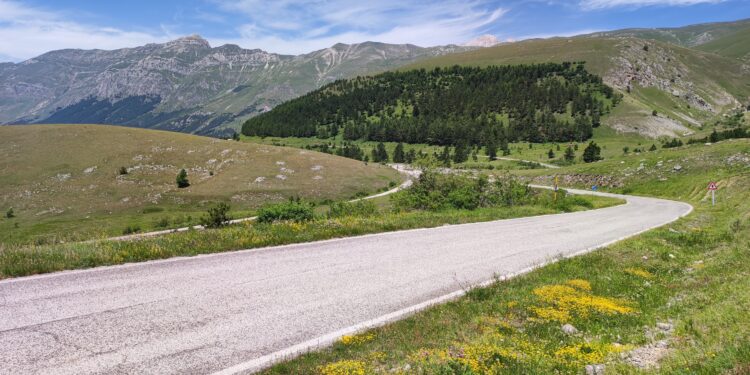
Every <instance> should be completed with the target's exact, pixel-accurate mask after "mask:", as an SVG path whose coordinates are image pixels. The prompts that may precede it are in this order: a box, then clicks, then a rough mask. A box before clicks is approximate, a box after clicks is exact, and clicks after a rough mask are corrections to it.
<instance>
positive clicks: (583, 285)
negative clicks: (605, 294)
mask: <svg viewBox="0 0 750 375" xmlns="http://www.w3.org/2000/svg"><path fill="white" fill-rule="evenodd" d="M565 284H568V285H570V286H572V287H574V288H576V289H581V290H589V291H590V290H591V283H590V282H588V281H586V280H581V279H574V280H568V282H566V283H565Z"/></svg>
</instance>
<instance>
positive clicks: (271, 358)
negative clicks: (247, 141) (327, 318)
mask: <svg viewBox="0 0 750 375" xmlns="http://www.w3.org/2000/svg"><path fill="white" fill-rule="evenodd" d="M533 187H537V188H546V189H551V188H550V187H548V186H538V185H533ZM570 191H571V192H573V193H574V194H587V195H601V196H615V197H618V196H619V197H623V195H618V194H611V193H597V192H589V191H584V190H573V189H572V190H570ZM679 203H682V204H684V205H685V206H688V207H689V209H688V211H687V212H685V213H683V214H681V215H679V216H677V217H675V218H673V219H672V220H669V221H667V222H664V223H662V224H659V225H654V226H652V227H649V228H646V229H644V230H641V231H638V232H635V233H632V234H630V235H627V236H623V237H620V238H617V239H614V240H612V241H608V242H605V243H603V244H599V245H596V246H592V247H589V248H586V249H583V250H581V251H577V252H575V253H571V254H568V255H564V256H562V257H559V258H556V259H552V260H548V261H544V262H541V263H539V264H536V265H532V266H529V267H527V268H524V269H522V270H520V271H518V272H511V273H508V274H505V275H503V276H500V277H497V278H493V279H490V280H487V281H484V282H481V283H478V284H474V285H471V286H469V287H467V288H466V289H462V290H458V291H455V292H452V293H448V294H445V295H443V296H440V297H437V298H433V299H430V300H428V301H425V302H422V303H419V304H416V305H412V306H409V307H406V308H403V309H401V310H398V311H394V312H392V313H389V314H386V315H383V316H380V317H377V318H375V319H371V320H368V321H365V322H362V323H359V324H355V325H353V326H349V327H346V328H342V329H340V330H338V331H334V332H331V333H328V334H326V335H323V336H319V337H317V338H314V339H311V340H307V341H304V342H302V343H299V344H296V345H293V346H290V347H288V348H285V349H281V350H278V351H276V352H273V353H270V354H267V355H264V356H262V357H258V358H255V359H251V360H249V361H246V362H242V363H239V364H237V365H234V366H232V367H229V368H226V369H223V370H220V371H217V372H214V373H213V374H212V375H233V374H239V373H256V372H258V371H261V370H265V369H267V368H269V367H271V366H273V365H275V364H277V363H280V362H283V361H286V360H290V359H293V358H295V357H298V356H300V355H302V354H305V353H308V352H311V351H314V350H318V349H323V348H327V347H329V346H331V345H333V344H334V343H336V342H337V341H338V340H339V339H341V337H342V336H346V335H352V334H356V333H361V332H363V331H367V330H370V329H373V328H378V327H382V326H384V325H386V324H388V323H392V322H395V321H398V320H401V319H404V318H406V317H408V316H411V315H414V314H416V313H418V312H420V311H423V310H426V309H428V308H430V307H432V306H435V305H439V304H442V303H445V302H449V301H453V300H456V299H458V298H460V297H463V296H464V295H466V293H467V292H468V291H469V290H471V289H475V288H482V287H488V286H490V285H492V284H494V283H496V282H500V281H505V280H509V279H512V278H514V277H517V276H520V275H523V274H526V273H529V272H531V271H534V270H536V269H539V268H542V267H544V266H547V265H550V264H553V263H556V262H557V261H559V260H560V259H566V258H573V257H576V256H579V255H583V254H586V253H589V252H592V251H594V250H598V249H601V248H604V247H607V246H609V245H612V244H614V243H617V242H620V241H622V240H625V239H628V238H631V237H634V236H637V235H639V234H642V233H645V232H648V231H650V230H652V229H655V228H659V227H662V226H665V225H667V224H670V223H673V222H675V221H677V220H679V219H681V218H683V217H685V216H687V215H689V214H690V213H691V212H693V209H694V207H693V206H692V205H690V204H688V203H684V202H679Z"/></svg>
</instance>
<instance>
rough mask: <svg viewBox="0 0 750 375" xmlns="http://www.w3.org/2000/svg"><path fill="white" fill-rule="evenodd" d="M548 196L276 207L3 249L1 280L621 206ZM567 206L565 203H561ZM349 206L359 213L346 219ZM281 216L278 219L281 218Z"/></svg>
mask: <svg viewBox="0 0 750 375" xmlns="http://www.w3.org/2000/svg"><path fill="white" fill-rule="evenodd" d="M549 194H550V193H549V192H539V193H538V197H537V198H536V199H535V200H534V201H533V202H530V203H528V204H523V205H515V206H494V207H484V208H478V209H475V210H458V209H443V210H438V211H414V210H413V211H401V212H393V211H392V210H381V209H375V210H376V212H373V208H372V207H371V206H370V205H369V203H346V204H344V203H335V204H333V206H334V207H336V208H335V209H334V210H332V211H331V210H329V211H330V212H331V213H332V215H330V216H329V215H326V214H325V213H324V214H319V215H317V216H316V217H315V218H310V217H309V215H308V214H309V212H307V211H305V215H304V216H305V220H296V221H295V220H294V219H295V218H296V217H297V216H296V214H297V213H298V211H299V208H300V207H298V206H300V205H306V203H302V202H297V203H294V209H293V210H291V213H292V214H293V215H291V216H289V215H287V213H289V212H290V211H289V210H286V209H279V208H277V207H274V208H271V209H269V210H268V211H269V218H270V216H274V215H272V214H275V213H278V212H281V211H283V212H281V213H282V215H281V216H279V215H276V216H274V217H275V218H277V219H278V218H286V219H289V220H282V221H276V220H266V222H259V223H253V222H246V223H243V224H237V225H232V226H227V227H224V228H219V229H210V230H205V231H187V232H181V233H172V234H168V235H164V236H160V237H153V238H144V239H140V240H134V241H98V242H88V243H68V244H51V245H39V246H36V245H31V246H5V247H0V278H8V277H19V276H27V275H34V274H41V273H48V272H55V271H62V270H70V269H82V268H90V267H98V266H106V265H115V264H123V263H131V262H143V261H147V260H155V259H166V258H171V257H176V256H193V255H199V254H209V253H217V252H225V251H232V250H240V249H253V248H260V247H267V246H276V245H285V244H292V243H302V242H310V241H317V240H325V239H331V238H339V237H350V236H357V235H364V234H370V233H380V232H389V231H395V230H405V229H415V228H430V227H437V226H441V225H445V224H464V223H471V222H479V221H490V220H500V219H509V218H516V217H524V216H533V215H542V214H551V213H558V212H563V211H568V210H583V209H590V208H601V207H607V206H611V205H616V204H620V203H621V201H619V200H617V199H607V198H599V197H588V198H585V199H579V198H573V197H571V198H569V199H568V200H565V199H560V200H559V201H558V202H554V201H553V200H552V199H551V198H550V197H549ZM561 202H565V203H561ZM347 207H354V208H355V209H354V210H351V211H349V212H348V213H347V214H344V212H343V210H344V209H346V208H347ZM277 216H278V217H277Z"/></svg>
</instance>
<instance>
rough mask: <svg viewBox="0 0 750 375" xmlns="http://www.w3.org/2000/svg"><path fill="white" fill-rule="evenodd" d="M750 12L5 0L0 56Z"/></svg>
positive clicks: (466, 2) (319, 41)
mask: <svg viewBox="0 0 750 375" xmlns="http://www.w3.org/2000/svg"><path fill="white" fill-rule="evenodd" d="M741 18H750V0H568V1H563V0H433V1H407V0H370V1H352V0H348V1H347V0H271V1H261V0H235V1H231V0H128V1H97V0H88V1H84V0H0V61H22V60H25V59H28V58H31V57H34V56H37V55H39V54H41V53H44V52H46V51H49V50H54V49H62V48H84V49H89V48H101V49H115V48H122V47H133V46H137V45H142V44H146V43H151V42H164V41H167V40H170V39H175V38H177V37H180V36H183V35H190V34H200V35H202V36H203V37H204V38H206V39H208V40H209V42H211V44H212V45H221V44H225V43H234V44H238V45H240V46H242V47H245V48H261V49H264V50H266V51H270V52H277V53H285V54H300V53H306V52H310V51H313V50H317V49H321V48H325V47H329V46H331V45H333V44H335V43H337V42H343V43H356V42H362V41H367V40H375V41H381V42H387V43H412V44H417V45H421V46H432V45H440V44H449V43H455V44H460V43H463V42H466V41H468V40H470V39H473V38H474V37H476V36H479V35H482V34H492V35H495V36H496V37H498V38H499V39H501V40H521V39H526V38H532V37H549V36H568V35H575V34H581V33H587V32H593V31H602V30H613V29H620V28H627V27H672V26H682V25H688V24H693V23H702V22H715V21H731V20H737V19H741Z"/></svg>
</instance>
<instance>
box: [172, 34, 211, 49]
mask: <svg viewBox="0 0 750 375" xmlns="http://www.w3.org/2000/svg"><path fill="white" fill-rule="evenodd" d="M167 46H176V47H188V46H197V47H201V48H211V45H210V44H209V43H208V41H207V40H205V39H203V37H201V36H200V35H198V34H193V35H188V36H184V37H182V38H178V39H175V40H173V41H171V42H167Z"/></svg>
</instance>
